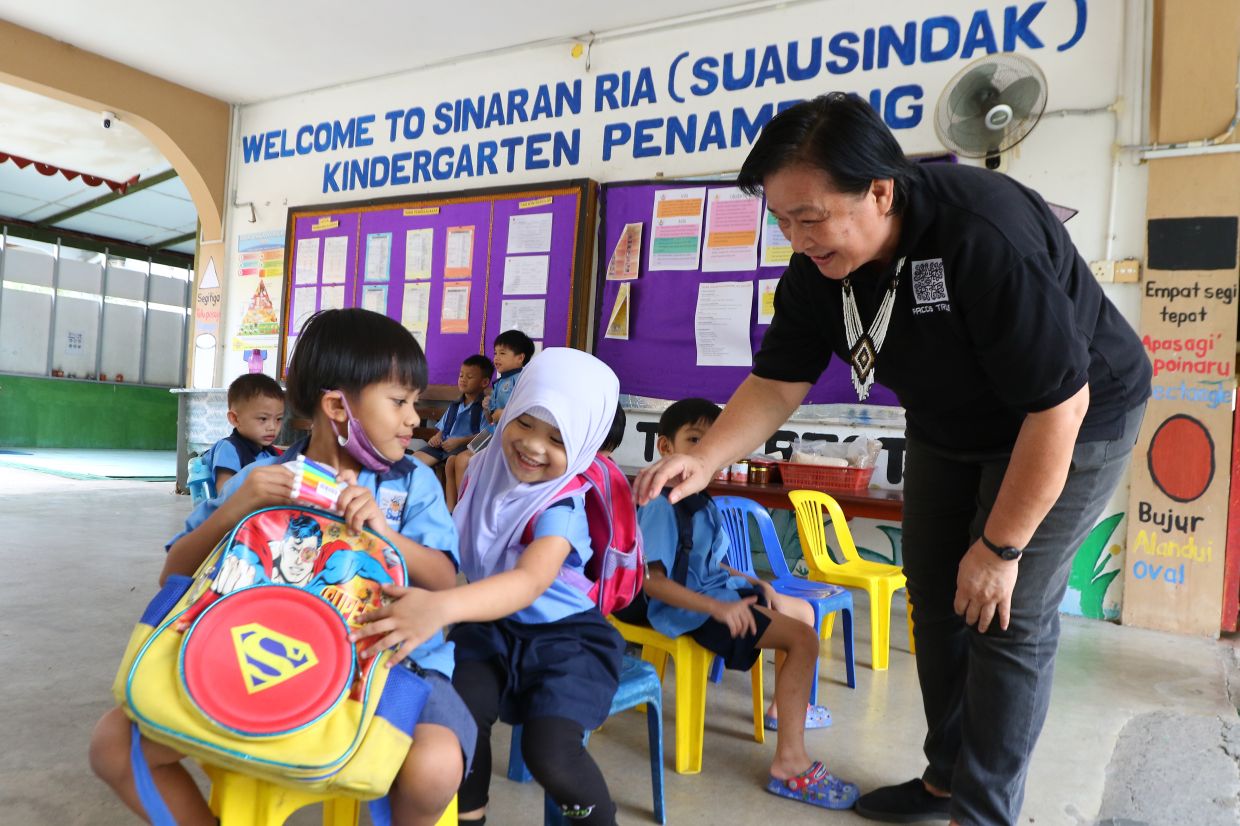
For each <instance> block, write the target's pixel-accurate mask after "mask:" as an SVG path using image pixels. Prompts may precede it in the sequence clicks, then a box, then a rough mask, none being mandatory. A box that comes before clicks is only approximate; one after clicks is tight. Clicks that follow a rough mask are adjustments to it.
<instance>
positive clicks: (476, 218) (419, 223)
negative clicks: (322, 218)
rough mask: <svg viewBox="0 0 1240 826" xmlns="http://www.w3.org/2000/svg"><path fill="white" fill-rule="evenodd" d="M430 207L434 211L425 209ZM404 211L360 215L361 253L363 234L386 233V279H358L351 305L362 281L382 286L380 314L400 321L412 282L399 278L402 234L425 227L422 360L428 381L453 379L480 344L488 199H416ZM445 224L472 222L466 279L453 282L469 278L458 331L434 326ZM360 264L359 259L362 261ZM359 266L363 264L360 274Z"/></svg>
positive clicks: (437, 321) (444, 251) (401, 275)
mask: <svg viewBox="0 0 1240 826" xmlns="http://www.w3.org/2000/svg"><path fill="white" fill-rule="evenodd" d="M431 210H437V212H436V213H433V214H428V213H430V211H431ZM410 211H413V212H417V213H419V214H416V215H405V208H403V207H399V206H398V207H382V208H374V209H370V210H367V211H366V212H363V213H362V214H361V220H362V222H361V231H360V234H361V250H362V254H361V255H362V258H363V259H364V258H365V250H366V238H367V236H369V235H371V234H374V233H391V236H392V242H391V243H392V246H391V259H390V263H389V267H388V278H387V280H386V281H384V280H383V279H360V278H359V279H358V284H359V287H358V294H357V296H356V299H355V306H361V304H362V290H363V289H364V288H365V287H367V286H375V287H378V286H382V285H387V288H388V289H387V306H386V315H388V316H390V317H391V318H394V319H396V320H397V321H403V319H402V317H401V316H402V311H403V301H404V292H405V290H404V287H405V284H416V283H418V281H416V280H412V279H409V280H407V279H406V278H405V237H406V233H407V232H408V231H409V230H416V229H430V230H431V231H432V232H433V237H432V241H431V278H430V285H431V295H430V310H429V313H428V317H429V323H428V325H427V329H426V360H427V365H428V368H429V376H430V382H431V384H455V383H456V377H457V374H458V373H459V371H460V367H461V362H462V361H463V360H464V359H465V357H466V356H470V355H473V354H474V353H477V352H479V349H478V348H479V347H480V346H481V343H482V330H483V321H484V319H483V310H484V308H485V307H486V296H487V234H488V231H489V230H490V224H491V204H490V202H488V201H467V202H462V203H442V204H433V205H432V204H428V203H426V202H421V203H419V204H418V206H417V207H416V208H414V209H412V210H410ZM449 227H473V228H474V244H473V257H472V259H471V272H470V276H469V278H454V279H452V281H453V282H456V283H463V282H465V281H468V282H469V283H470V293H469V329H468V331H467V332H464V333H443V332H441V331H440V312H441V310H442V306H443V285H444V277H443V276H444V263H445V262H446V260H447V243H448V228H449ZM363 266H364V264H363ZM364 272H365V270H364V269H363V273H364ZM423 283H425V282H423Z"/></svg>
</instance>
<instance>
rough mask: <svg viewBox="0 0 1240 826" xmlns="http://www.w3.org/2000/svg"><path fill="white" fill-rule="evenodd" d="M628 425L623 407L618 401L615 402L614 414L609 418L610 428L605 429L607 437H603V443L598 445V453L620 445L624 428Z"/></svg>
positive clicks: (608, 451) (612, 449)
mask: <svg viewBox="0 0 1240 826" xmlns="http://www.w3.org/2000/svg"><path fill="white" fill-rule="evenodd" d="M627 426H628V417H627V416H625V415H624V408H623V407H621V406H620V402H616V415H615V417H614V418H613V419H612V420H611V430H609V431H607V438H605V439H603V444H602V445H601V446H600V447H599V449H598V451H599V453H603V452H607V453H611V452H612V451H614V450H615V449H616V448H618V447H620V443H621V442H623V441H624V428H625V427H627Z"/></svg>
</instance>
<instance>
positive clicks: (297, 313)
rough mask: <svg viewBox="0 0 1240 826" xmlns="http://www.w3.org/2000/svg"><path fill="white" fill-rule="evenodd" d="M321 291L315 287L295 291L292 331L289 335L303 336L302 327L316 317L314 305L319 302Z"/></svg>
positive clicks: (291, 320) (297, 288)
mask: <svg viewBox="0 0 1240 826" xmlns="http://www.w3.org/2000/svg"><path fill="white" fill-rule="evenodd" d="M318 297H319V291H318V290H316V289H315V288H314V287H296V288H294V289H293V311H292V312H291V313H289V316H290V322H291V326H292V330H291V331H290V332H289V335H292V336H295V335H300V334H301V328H302V325H303V324H305V323H306V321H308V320H309V318H310V316H312V315H314V305H315V302H317V301H318Z"/></svg>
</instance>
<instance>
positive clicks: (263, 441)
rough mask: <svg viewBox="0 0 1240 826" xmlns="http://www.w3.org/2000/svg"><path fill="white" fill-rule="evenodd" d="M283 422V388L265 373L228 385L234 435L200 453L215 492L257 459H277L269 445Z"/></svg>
mask: <svg viewBox="0 0 1240 826" xmlns="http://www.w3.org/2000/svg"><path fill="white" fill-rule="evenodd" d="M283 421H284V389H283V388H281V387H280V384H279V382H277V381H276V380H275V379H273V378H272V377H271V376H268V375H266V374H265V373H247V374H246V375H244V376H241V377H239V378H237V379H236V380H235V381H233V383H232V384H230V385H228V423H229V424H231V425H232V426H233V432H232V433H230V434H228V435H227V436H225V437H224V438H223V439H220V440H219V441H218V442H216V443H215V444H214V445H212V446H211V448H210V449H209V450H208V451H207V452H206V453H205V454H203V457H202V460H203V462H204V463H205V464H206V465H207V468H208V470H209V471H210V473H211V478H212V479H213V480H214V481H215V490H216V492H219V491H221V490H223V488H224V483H225V482H227V481H228V480H229V479H231V478H232V477H233V476H235V475H236V474H237V473H238V472H239V471H240V470H241V469H242V468H243V467H245V466H246V465H248V464H250V463H251V462H253V461H254V460H256V459H263V458H267V457H269V456H279V455H280V451H278V450H276V449H274V448H273V447H272V446H271V445H272V443H273V442H275V440H276V436H278V435H280V423H281V422H283Z"/></svg>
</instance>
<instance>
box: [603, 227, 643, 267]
mask: <svg viewBox="0 0 1240 826" xmlns="http://www.w3.org/2000/svg"><path fill="white" fill-rule="evenodd" d="M641 260H642V224H641V223H636V224H625V225H624V232H622V233H620V238H619V240H617V241H616V248H615V249H613V250H612V251H611V260H610V261H609V262H607V280H608V281H632V280H634V279H636V278H637V276H638V275H640V274H641V273H640V269H641Z"/></svg>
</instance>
